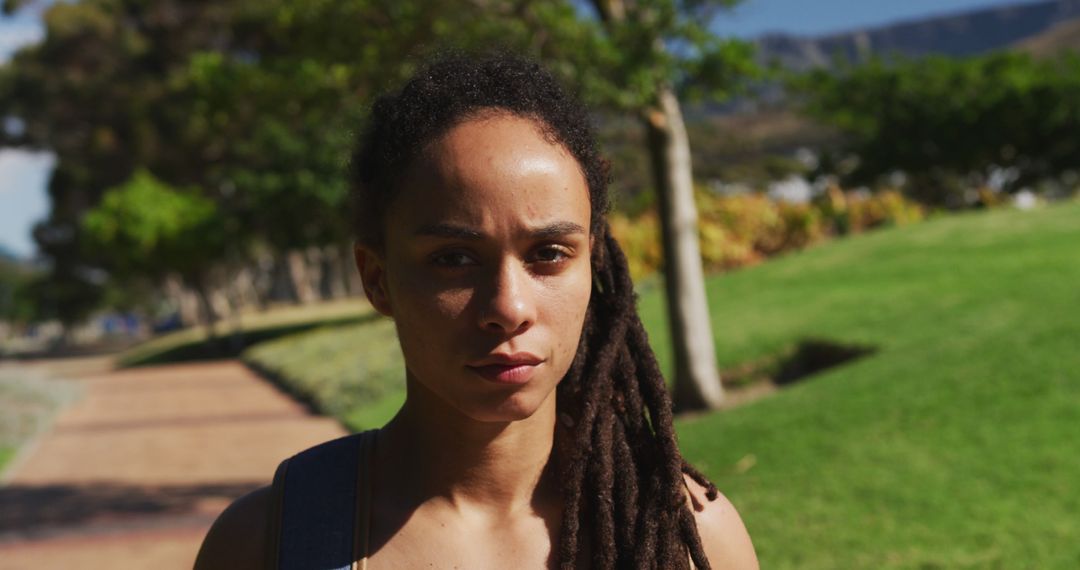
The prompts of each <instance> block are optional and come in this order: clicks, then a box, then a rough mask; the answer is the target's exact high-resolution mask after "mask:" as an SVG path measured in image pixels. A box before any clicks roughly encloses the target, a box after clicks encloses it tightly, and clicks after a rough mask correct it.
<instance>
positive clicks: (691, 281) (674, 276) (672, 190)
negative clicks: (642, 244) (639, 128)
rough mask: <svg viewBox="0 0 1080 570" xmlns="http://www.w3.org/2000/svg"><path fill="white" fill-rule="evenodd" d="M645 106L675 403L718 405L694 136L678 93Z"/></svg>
mask: <svg viewBox="0 0 1080 570" xmlns="http://www.w3.org/2000/svg"><path fill="white" fill-rule="evenodd" d="M657 99H658V101H657V103H658V104H657V106H656V107H654V108H651V109H648V110H647V111H646V114H645V117H644V123H645V130H646V133H647V139H648V145H649V158H650V160H651V163H652V170H653V177H654V178H655V180H654V182H655V185H656V190H657V195H658V201H659V205H660V225H661V231H662V237H663V247H664V280H665V285H666V286H665V293H666V297H667V308H668V323H669V326H670V329H671V340H672V348H673V350H674V354H675V378H674V403H675V408H676V409H678V410H689V409H701V408H716V407H718V406H719V405H720V403H721V402H722V401H723V398H724V392H723V387H722V386H721V384H720V373H719V372H718V371H717V366H716V348H715V344H714V342H713V335H712V328H711V326H710V319H709V303H708V300H707V299H706V297H705V275H704V271H703V270H702V266H701V249H700V246H699V244H698V224H697V222H698V218H697V206H696V205H695V204H694V184H693V170H692V164H691V159H690V140H689V137H688V136H687V134H686V125H685V124H684V123H683V118H682V111H681V110H680V109H679V101H678V99H677V98H676V97H675V93H674V92H673V91H672V90H671V89H670V88H668V87H664V88H661V90H660V91H659V93H658V94H657Z"/></svg>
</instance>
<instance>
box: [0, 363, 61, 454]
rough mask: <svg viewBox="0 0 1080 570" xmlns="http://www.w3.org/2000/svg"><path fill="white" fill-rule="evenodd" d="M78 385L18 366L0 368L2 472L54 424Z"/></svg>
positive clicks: (0, 447)
mask: <svg viewBox="0 0 1080 570" xmlns="http://www.w3.org/2000/svg"><path fill="white" fill-rule="evenodd" d="M78 391H79V389H78V386H76V385H75V384H73V383H71V382H69V381H67V380H63V379H58V378H52V377H50V376H49V375H47V374H45V373H43V372H41V371H39V370H33V369H30V368H27V367H24V366H19V365H18V364H8V365H6V366H3V367H0V473H3V471H4V469H5V468H7V467H8V464H9V463H10V462H11V460H12V459H13V458H14V457H15V456H16V454H18V451H19V448H20V447H21V446H23V445H24V444H26V442H28V441H30V440H32V439H33V438H34V437H36V436H37V435H38V434H39V433H41V431H42V430H43V429H45V428H46V427H48V425H49V424H50V423H51V422H52V420H53V417H54V416H55V415H56V412H57V411H58V410H60V408H62V407H63V406H64V405H65V404H66V403H68V402H70V401H71V400H72V399H74V398H75V397H76V396H77V394H78Z"/></svg>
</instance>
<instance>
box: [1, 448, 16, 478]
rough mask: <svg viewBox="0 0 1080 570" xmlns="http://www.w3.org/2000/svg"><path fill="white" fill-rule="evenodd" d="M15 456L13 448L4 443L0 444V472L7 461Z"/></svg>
mask: <svg viewBox="0 0 1080 570" xmlns="http://www.w3.org/2000/svg"><path fill="white" fill-rule="evenodd" d="M14 457H15V448H14V447H9V446H6V445H0V473H3V472H4V467H6V466H7V464H8V462H9V461H11V460H12V459H13V458H14Z"/></svg>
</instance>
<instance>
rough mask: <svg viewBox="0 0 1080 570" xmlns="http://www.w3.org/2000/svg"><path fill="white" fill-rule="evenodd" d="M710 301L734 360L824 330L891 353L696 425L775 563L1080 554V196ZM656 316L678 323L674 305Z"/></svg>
mask: <svg viewBox="0 0 1080 570" xmlns="http://www.w3.org/2000/svg"><path fill="white" fill-rule="evenodd" d="M709 296H710V304H711V314H712V315H713V325H714V329H715V330H716V331H717V351H718V355H719V357H720V360H721V362H722V363H724V364H733V363H737V362H740V361H743V360H747V359H752V358H755V357H760V356H762V355H766V354H769V353H770V352H773V351H776V350H779V349H781V348H783V347H785V346H789V345H791V344H792V343H795V342H797V341H798V340H800V339H804V338H810V337H815V338H828V339H830V340H834V341H839V342H845V343H856V344H862V345H871V346H875V347H877V348H878V351H877V352H876V353H875V354H874V355H873V356H870V357H867V358H864V359H862V360H859V361H857V362H856V363H854V364H851V365H849V366H846V367H842V368H838V369H834V370H833V371H831V372H828V373H825V374H822V375H820V376H818V377H815V378H813V379H812V380H809V381H806V382H803V383H801V384H799V385H796V386H794V387H792V388H790V389H788V390H785V391H782V392H781V393H779V394H778V395H776V396H775V397H773V398H770V399H768V400H764V401H760V402H758V403H755V404H752V405H749V406H746V407H744V408H739V409H736V410H732V411H730V412H727V413H723V414H713V415H710V416H707V417H700V418H696V419H691V420H686V421H682V422H680V423H679V426H678V427H679V433H680V436H681V445H682V448H683V450H684V452H685V454H686V455H687V456H688V457H689V458H691V459H692V460H693V461H695V462H697V463H698V464H699V465H701V466H702V467H703V468H705V470H706V471H707V472H708V473H709V474H710V475H711V476H712V477H713V478H714V480H715V481H716V482H717V484H718V485H719V486H720V487H721V489H722V490H723V491H724V492H725V493H726V494H727V495H728V496H729V497H730V498H731V499H732V501H733V502H735V504H736V505H737V506H738V508H739V509H740V511H741V512H742V514H743V517H744V519H745V521H746V523H747V525H748V527H749V529H750V532H751V535H752V536H753V538H754V541H755V544H756V545H757V548H758V550H759V554H760V557H761V559H762V563H763V564H762V566H763V567H765V568H800V569H802V568H1077V567H1080V540H1077V538H1078V537H1080V515H1078V513H1080V349H1078V348H1080V204H1077V203H1071V204H1067V205H1062V206H1057V207H1053V208H1047V209H1044V210H1041V211H1035V212H1016V211H995V212H991V213H980V214H970V215H964V216H958V217H950V218H943V219H938V220H934V221H932V222H928V223H926V224H921V225H917V226H910V227H906V228H902V229H895V230H889V231H883V232H879V233H875V234H871V235H868V236H865V237H861V238H858V239H852V240H846V241H841V242H837V243H834V244H830V245H826V246H823V247H820V248H817V249H813V250H809V251H806V252H803V253H801V254H798V255H793V256H790V257H787V258H785V259H781V260H777V261H775V262H772V263H768V264H765V265H762V266H760V267H756V268H753V269H751V270H747V271H742V272H737V273H732V274H728V275H724V276H721V277H718V278H715V279H712V280H711V281H710V283H709ZM642 312H643V313H644V314H645V315H646V316H647V319H648V320H649V321H650V323H653V330H661V329H660V327H657V326H656V325H658V324H661V322H660V321H661V318H662V314H661V311H660V310H659V299H656V298H655V297H647V298H644V299H643V303H642ZM654 342H655V344H656V345H657V351H658V352H659V353H661V354H662V355H665V358H666V355H667V353H668V351H669V347H668V346H667V343H666V342H664V340H663V335H657V336H656V337H655V341H654ZM740 462H741V463H740Z"/></svg>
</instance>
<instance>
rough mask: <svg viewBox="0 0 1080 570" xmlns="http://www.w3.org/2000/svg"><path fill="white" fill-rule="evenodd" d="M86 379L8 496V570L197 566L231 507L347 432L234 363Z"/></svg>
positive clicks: (3, 514)
mask: <svg viewBox="0 0 1080 570" xmlns="http://www.w3.org/2000/svg"><path fill="white" fill-rule="evenodd" d="M64 373H65V375H66V376H68V377H71V374H72V371H71V370H65V371H64ZM79 382H80V383H81V384H82V385H83V397H82V398H81V399H80V400H79V401H78V402H76V403H75V404H73V405H72V406H70V407H69V408H68V409H67V410H65V411H64V412H63V413H62V414H61V415H60V416H59V418H58V419H57V421H56V422H55V423H54V425H53V426H52V429H51V430H50V431H49V432H48V433H46V434H45V435H43V436H42V437H41V438H39V440H38V441H37V442H36V443H35V444H34V446H33V447H32V448H31V449H30V452H29V454H28V455H27V456H26V457H25V458H24V460H23V461H21V462H19V463H18V464H17V465H15V466H14V472H13V474H10V475H11V476H10V477H9V480H8V481H7V483H6V485H4V486H3V487H0V570H6V569H16V568H18V569H22V568H26V569H38V568H64V567H80V568H92V569H96V568H154V569H155V570H166V569H170V568H191V565H192V563H193V561H194V559H195V553H196V552H197V550H198V547H199V544H200V542H201V541H202V537H203V535H204V534H205V533H206V530H207V529H208V528H209V526H210V524H211V523H212V522H213V520H214V518H215V517H216V516H217V515H218V513H220V512H221V510H222V509H223V508H225V506H226V505H227V504H228V503H229V502H230V501H231V500H232V499H234V498H236V497H238V496H240V495H242V494H244V493H246V492H247V491H249V490H251V489H254V488H256V487H259V486H262V485H265V484H267V483H269V481H270V478H271V477H272V476H273V472H274V468H275V467H276V466H277V464H278V462H280V461H281V460H282V459H284V458H286V457H288V456H289V455H292V454H293V453H296V452H297V451H300V450H302V449H304V448H306V447H308V446H311V445H314V444H316V443H318V442H320V441H324V440H327V439H331V438H334V437H338V436H340V435H342V434H344V431H343V430H342V428H341V427H340V426H339V425H338V424H337V423H336V422H334V421H333V420H329V419H326V418H320V417H318V416H312V415H310V414H308V413H307V412H306V411H305V410H304V409H303V408H302V407H301V406H300V405H298V404H297V403H295V402H293V401H292V400H290V399H289V398H288V397H287V396H285V395H284V394H282V393H281V392H279V391H278V390H276V389H275V388H274V387H272V386H271V385H270V384H269V383H267V382H265V381H263V380H262V379H260V378H259V377H258V376H256V375H255V374H253V373H252V372H251V371H249V370H248V369H247V368H246V367H244V366H243V365H242V364H240V363H239V362H235V361H224V362H215V363H199V364H184V365H170V366H158V367H147V368H136V369H131V370H124V371H116V372H99V373H96V374H94V373H92V372H91V375H88V376H85V377H83V378H80V379H79Z"/></svg>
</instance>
